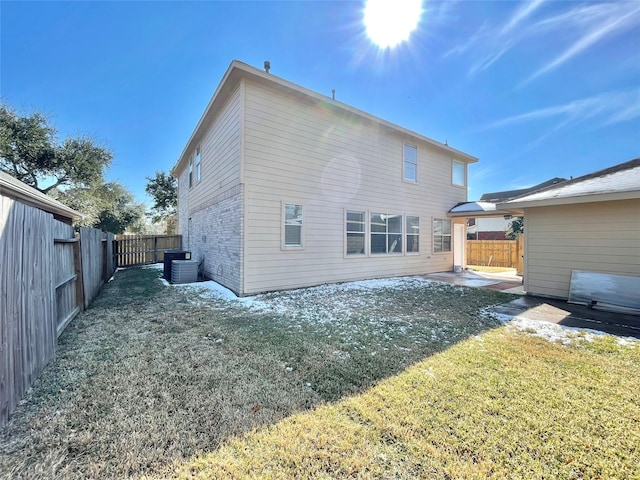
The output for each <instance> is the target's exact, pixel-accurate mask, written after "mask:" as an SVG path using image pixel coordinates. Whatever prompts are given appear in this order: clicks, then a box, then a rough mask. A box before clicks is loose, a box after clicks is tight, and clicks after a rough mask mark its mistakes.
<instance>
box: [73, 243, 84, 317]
mask: <svg viewBox="0 0 640 480" xmlns="http://www.w3.org/2000/svg"><path fill="white" fill-rule="evenodd" d="M76 238H77V239H78V241H77V242H75V243H74V244H73V265H74V269H75V274H76V275H77V277H76V307H79V308H80V311H81V312H82V311H83V310H84V279H83V278H82V254H81V248H82V247H81V245H80V244H81V241H82V240H81V239H80V235H78V234H77V233H76Z"/></svg>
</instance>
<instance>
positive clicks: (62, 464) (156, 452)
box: [0, 268, 510, 478]
mask: <svg viewBox="0 0 640 480" xmlns="http://www.w3.org/2000/svg"><path fill="white" fill-rule="evenodd" d="M159 276H160V272H159V271H158V270H155V269H140V268H139V269H130V270H126V271H122V272H119V273H118V274H117V275H116V277H115V280H114V281H112V282H110V283H109V284H107V285H106V286H105V287H104V290H103V291H102V293H101V294H100V296H99V297H98V299H97V300H96V301H95V303H94V304H93V305H92V306H91V308H90V309H89V310H87V311H86V312H84V313H83V314H81V315H79V316H78V317H77V318H76V319H75V320H74V321H73V322H72V324H71V325H70V326H69V327H68V328H67V330H66V331H65V333H64V334H63V336H62V337H61V339H60V345H59V349H58V352H57V356H56V359H55V361H54V362H52V364H50V365H49V366H48V367H47V368H46V369H45V371H44V372H43V374H42V375H41V377H40V379H39V380H38V381H37V382H36V383H35V384H34V386H33V388H32V391H31V393H30V394H29V395H28V397H27V398H26V399H25V401H24V402H22V404H21V405H20V407H19V408H18V409H17V410H16V411H15V413H14V414H13V416H12V418H11V420H10V422H9V424H8V425H7V426H6V427H4V428H3V429H2V430H0V477H6V478H85V477H90V478H122V477H128V476H131V475H140V474H154V473H158V472H161V471H163V469H164V468H166V467H167V465H171V464H172V462H174V461H178V462H180V461H186V460H187V459H189V458H191V457H192V456H193V455H194V454H196V453H198V452H203V451H211V450H214V449H216V448H218V447H219V446H221V445H222V444H223V443H224V442H225V441H226V440H228V439H229V438H231V437H234V436H239V435H242V434H243V433H246V432H249V431H252V430H253V429H256V428H261V427H265V426H267V425H269V424H273V423H276V422H278V421H280V420H282V419H283V418H285V417H287V416H289V415H291V414H293V413H296V412H300V411H307V410H309V409H312V408H314V407H316V406H318V405H321V404H323V403H326V402H330V401H336V400H339V399H341V398H343V397H345V396H348V395H352V394H357V393H360V392H362V391H363V390H365V389H366V388H368V387H370V386H372V385H374V384H375V383H376V382H378V381H379V380H380V379H382V378H385V377H388V376H391V375H394V374H396V373H398V372H400V371H402V370H403V369H404V368H406V367H407V366H409V365H411V364H412V363H415V362H416V361H419V360H420V359H422V358H424V357H426V356H428V355H431V354H433V353H434V352H438V351H441V350H443V349H445V348H447V347H448V346H450V345H451V344H453V343H455V342H457V341H460V340H463V339H465V338H467V337H469V336H470V335H475V334H477V333H479V332H481V331H484V330H486V329H488V328H493V327H494V326H495V325H496V322H495V321H494V320H492V319H490V318H486V317H482V316H481V315H479V312H480V311H481V310H482V309H483V308H484V307H486V306H487V305H490V304H496V303H501V302H504V301H505V300H508V299H509V298H510V297H509V296H507V295H504V294H500V293H497V292H491V291H472V290H470V289H464V288H459V287H452V286H449V285H443V284H437V283H429V282H424V281H423V282H420V281H417V280H416V281H410V280H407V281H406V282H400V283H398V282H396V283H393V282H391V283H390V284H389V285H388V286H386V287H381V288H375V289H371V288H352V287H353V286H349V285H345V286H344V287H340V286H338V287H319V288H316V289H304V290H299V291H293V292H282V293H273V294H268V295H264V296H261V297H260V300H259V301H256V302H254V304H253V306H252V307H251V308H249V307H248V306H247V304H246V303H242V302H228V301H224V300H221V299H217V298H215V297H210V296H207V295H206V294H200V293H199V292H198V291H194V290H193V289H182V288H175V287H167V286H164V285H162V283H161V282H160V281H159V278H158V277H159Z"/></svg>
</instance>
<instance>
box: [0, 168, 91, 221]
mask: <svg viewBox="0 0 640 480" xmlns="http://www.w3.org/2000/svg"><path fill="white" fill-rule="evenodd" d="M5 192H8V195H7V196H9V197H12V198H15V199H16V200H18V201H21V202H23V203H26V204H29V205H30V206H33V207H36V208H39V209H40V210H44V211H45V212H48V213H51V214H55V215H59V216H61V217H67V218H71V219H81V218H84V215H83V214H82V213H80V212H78V211H76V210H74V209H72V208H70V207H67V206H66V205H65V204H64V203H61V202H59V201H57V200H56V199H54V198H51V197H50V196H48V195H46V194H44V193H42V192H41V191H39V190H36V189H35V188H33V187H30V186H29V185H27V184H26V183H24V182H21V181H20V180H18V179H17V178H14V177H12V176H11V175H8V174H6V173H4V172H0V193H2V194H3V195H4V194H5Z"/></svg>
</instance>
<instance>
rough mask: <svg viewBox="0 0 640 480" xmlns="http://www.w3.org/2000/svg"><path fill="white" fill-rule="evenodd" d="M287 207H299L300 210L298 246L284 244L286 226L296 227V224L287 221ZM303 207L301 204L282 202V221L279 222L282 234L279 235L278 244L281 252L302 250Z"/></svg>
mask: <svg viewBox="0 0 640 480" xmlns="http://www.w3.org/2000/svg"><path fill="white" fill-rule="evenodd" d="M288 206H294V207H300V208H301V209H302V218H301V221H300V224H299V225H300V243H299V244H290V245H287V243H286V230H287V225H294V226H297V225H298V224H297V223H291V221H287V207H288ZM305 210H306V209H305V206H304V204H302V203H299V202H289V201H287V202H282V221H281V223H280V224H281V225H282V233H281V242H280V248H281V249H282V250H302V249H303V248H304V230H305V219H304V216H305Z"/></svg>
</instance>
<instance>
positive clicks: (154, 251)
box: [153, 237, 158, 264]
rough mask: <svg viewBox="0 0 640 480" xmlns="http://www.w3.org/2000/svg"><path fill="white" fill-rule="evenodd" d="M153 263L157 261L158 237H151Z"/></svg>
mask: <svg viewBox="0 0 640 480" xmlns="http://www.w3.org/2000/svg"><path fill="white" fill-rule="evenodd" d="M153 263H154V264H155V263H158V237H153Z"/></svg>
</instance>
